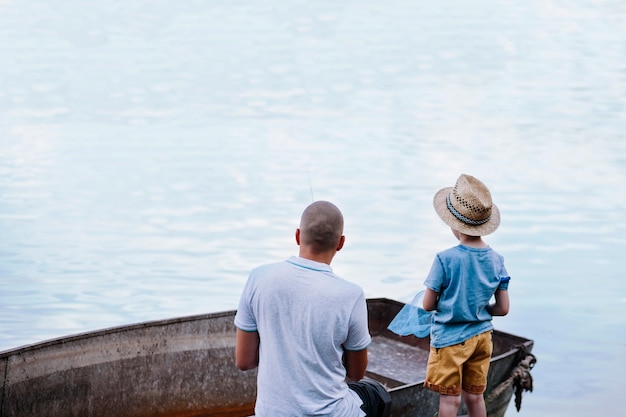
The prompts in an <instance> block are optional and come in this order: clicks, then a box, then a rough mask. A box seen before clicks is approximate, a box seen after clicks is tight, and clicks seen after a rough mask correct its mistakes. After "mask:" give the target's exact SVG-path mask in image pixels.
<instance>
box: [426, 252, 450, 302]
mask: <svg viewBox="0 0 626 417" xmlns="http://www.w3.org/2000/svg"><path fill="white" fill-rule="evenodd" d="M444 276H445V274H444V270H443V265H442V263H441V258H440V257H439V255H437V256H436V257H435V260H434V261H433V264H432V266H431V267H430V272H429V273H428V276H427V277H426V281H424V285H425V286H426V287H427V288H430V289H431V290H433V291H435V292H437V293H440V292H441V290H442V288H443V284H444V282H443V279H444Z"/></svg>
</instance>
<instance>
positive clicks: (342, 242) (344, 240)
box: [337, 235, 346, 252]
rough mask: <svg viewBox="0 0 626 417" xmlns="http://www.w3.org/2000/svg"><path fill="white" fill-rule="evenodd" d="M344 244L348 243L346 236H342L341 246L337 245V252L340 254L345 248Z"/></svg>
mask: <svg viewBox="0 0 626 417" xmlns="http://www.w3.org/2000/svg"><path fill="white" fill-rule="evenodd" d="M344 243H346V237H345V236H344V235H341V238H340V239H339V245H337V252H339V251H340V250H341V248H343V244H344Z"/></svg>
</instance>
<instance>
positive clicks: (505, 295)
mask: <svg viewBox="0 0 626 417" xmlns="http://www.w3.org/2000/svg"><path fill="white" fill-rule="evenodd" d="M494 297H495V299H496V302H495V303H494V304H490V305H488V306H487V311H488V312H489V314H491V315H492V316H506V315H507V314H509V292H508V291H507V290H497V291H496V293H495V294H494Z"/></svg>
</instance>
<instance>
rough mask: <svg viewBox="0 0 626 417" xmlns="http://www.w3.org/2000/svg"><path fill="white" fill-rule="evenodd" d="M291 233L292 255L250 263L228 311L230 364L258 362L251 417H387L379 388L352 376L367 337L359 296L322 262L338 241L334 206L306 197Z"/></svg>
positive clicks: (361, 368)
mask: <svg viewBox="0 0 626 417" xmlns="http://www.w3.org/2000/svg"><path fill="white" fill-rule="evenodd" d="M295 237H296V243H297V244H298V245H299V247H300V249H299V256H292V257H291V258H289V259H287V260H285V261H283V262H278V263H273V264H267V265H263V266H260V267H258V268H256V269H254V270H253V271H252V272H251V273H250V276H249V278H248V281H247V283H246V285H245V288H244V290H243V293H242V295H241V300H240V302H239V308H238V310H237V314H236V316H235V325H236V326H237V346H236V353H235V355H236V361H237V366H238V367H239V369H241V370H247V369H252V368H255V367H257V366H258V368H259V370H258V377H257V400H256V406H255V414H256V417H282V416H284V417H294V416H298V417H301V416H302V417H304V416H329V417H330V416H332V417H357V416H365V415H367V416H368V417H377V416H387V415H388V414H389V409H390V403H391V401H390V399H389V395H388V393H387V392H386V391H385V389H384V388H383V387H382V386H381V385H380V384H378V383H377V382H375V381H372V380H363V381H360V380H361V378H363V376H364V375H365V368H366V367H367V346H368V345H369V344H370V342H371V337H370V335H369V330H368V326H367V306H366V303H365V295H364V293H363V290H362V289H361V288H360V287H359V286H357V285H356V284H353V283H351V282H348V281H346V280H343V279H342V278H340V277H338V276H337V275H335V274H334V273H333V272H332V269H331V267H330V263H331V261H332V259H333V258H334V256H335V254H336V253H337V252H338V251H339V250H341V248H342V247H343V244H344V242H345V236H344V235H343V215H342V214H341V211H340V210H339V209H338V208H337V207H336V206H335V205H334V204H332V203H329V202H327V201H317V202H314V203H312V204H311V205H309V206H308V207H307V208H306V209H305V210H304V212H303V213H302V217H301V220H300V227H299V228H298V229H296V236H295ZM346 379H348V380H350V381H351V382H350V383H348V382H347V381H346ZM354 381H359V382H354Z"/></svg>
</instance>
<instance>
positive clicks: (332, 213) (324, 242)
mask: <svg viewBox="0 0 626 417" xmlns="http://www.w3.org/2000/svg"><path fill="white" fill-rule="evenodd" d="M342 235H343V215H342V214H341V211H340V210H339V209H338V208H337V206H335V205H334V204H333V203H329V202H328V201H316V202H314V203H312V204H310V205H309V206H308V207H307V208H306V209H305V210H304V212H303V213H302V218H301V219H300V243H301V244H302V245H306V246H309V247H310V248H311V249H312V250H313V251H314V252H324V251H328V250H333V249H337V245H339V241H340V239H341V236H342Z"/></svg>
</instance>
